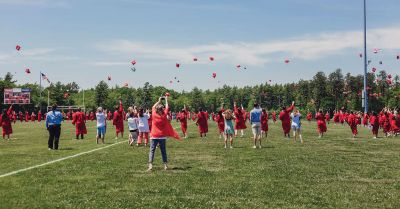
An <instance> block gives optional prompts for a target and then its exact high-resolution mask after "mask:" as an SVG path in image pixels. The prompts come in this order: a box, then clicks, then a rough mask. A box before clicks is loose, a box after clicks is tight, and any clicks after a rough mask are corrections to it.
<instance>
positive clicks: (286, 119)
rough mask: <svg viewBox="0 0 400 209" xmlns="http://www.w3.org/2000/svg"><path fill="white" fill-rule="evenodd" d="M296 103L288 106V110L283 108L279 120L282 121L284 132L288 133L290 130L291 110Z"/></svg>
mask: <svg viewBox="0 0 400 209" xmlns="http://www.w3.org/2000/svg"><path fill="white" fill-rule="evenodd" d="M293 108H294V105H292V106H290V107H289V108H286V110H282V112H280V113H279V120H281V121H282V130H283V133H284V134H288V133H289V132H290V112H291V111H292V110H293Z"/></svg>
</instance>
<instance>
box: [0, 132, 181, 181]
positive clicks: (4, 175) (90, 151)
mask: <svg viewBox="0 0 400 209" xmlns="http://www.w3.org/2000/svg"><path fill="white" fill-rule="evenodd" d="M177 128H178V127H174V129H177ZM127 141H128V140H124V141H120V142H116V143H114V144H110V145H107V146H105V147H100V148H97V149H93V150H89V151H86V152H81V153H78V154H75V155H71V156H67V157H63V158H60V159H57V160H53V161H49V162H47V163H43V164H39V165H34V166H31V167H28V168H23V169H19V170H16V171H12V172H9V173H5V174H2V175H0V178H3V177H7V176H11V175H14V174H17V173H21V172H24V171H29V170H32V169H35V168H39V167H43V166H46V165H50V164H53V163H56V162H60V161H64V160H68V159H71V158H75V157H79V156H81V155H85V154H89V153H92V152H96V151H99V150H102V149H106V148H109V147H112V146H115V145H118V144H121V143H124V142H127Z"/></svg>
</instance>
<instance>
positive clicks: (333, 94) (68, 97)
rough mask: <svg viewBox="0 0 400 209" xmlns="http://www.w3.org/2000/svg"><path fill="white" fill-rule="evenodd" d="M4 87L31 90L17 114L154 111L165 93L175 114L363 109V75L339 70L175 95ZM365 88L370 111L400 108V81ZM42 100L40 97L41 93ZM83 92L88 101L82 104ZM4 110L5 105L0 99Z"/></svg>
mask: <svg viewBox="0 0 400 209" xmlns="http://www.w3.org/2000/svg"><path fill="white" fill-rule="evenodd" d="M5 88H30V89H31V90H32V92H31V104H30V105H24V106H22V105H21V106H19V107H17V108H18V109H19V110H23V111H24V110H27V111H38V110H39V108H40V107H42V111H45V109H46V107H47V97H48V96H49V100H50V104H53V103H56V104H58V105H59V106H61V105H62V106H83V105H84V106H85V108H86V110H87V111H94V110H95V109H96V108H97V107H98V106H102V107H103V108H106V109H108V110H113V109H114V106H115V105H116V103H117V101H118V100H119V99H122V101H123V103H124V104H125V106H128V105H129V106H130V105H136V106H142V107H144V108H150V107H151V105H152V104H153V103H155V102H156V101H157V99H158V98H159V97H160V96H161V95H163V94H164V93H165V92H169V93H170V95H171V98H172V99H171V100H170V105H171V107H172V110H173V111H179V110H180V109H182V107H183V105H184V104H186V106H187V107H189V108H190V110H191V111H196V110H198V109H200V108H202V109H204V110H207V111H209V112H214V111H216V110H217V109H219V107H220V105H221V103H224V104H225V106H227V107H233V103H234V102H235V101H236V102H237V103H238V104H242V105H243V107H245V108H246V109H248V110H250V109H251V108H252V106H253V104H254V103H259V104H260V105H261V106H262V107H263V108H266V109H268V110H280V109H281V107H282V106H287V105H289V104H290V103H291V102H292V101H295V102H296V106H298V107H299V108H300V109H301V110H302V111H311V112H315V111H316V110H318V109H323V110H324V111H330V112H332V111H334V110H338V109H346V110H354V111H362V110H363V109H362V96H361V95H362V90H363V76H362V75H351V74H350V73H347V74H346V75H343V73H342V71H341V69H337V70H335V71H333V72H332V73H330V74H329V75H326V74H325V73H324V72H317V73H316V74H315V75H314V76H313V78H312V79H310V80H300V81H298V82H292V83H286V84H271V83H270V82H268V81H267V82H265V83H263V84H259V85H255V86H245V87H236V86H233V87H232V86H227V85H224V86H223V87H222V88H218V89H215V90H202V89H199V88H196V87H195V88H193V89H192V90H190V91H182V92H177V91H174V90H172V89H167V88H165V87H163V86H153V85H151V84H150V83H148V82H147V83H145V84H144V86H143V87H140V88H129V87H121V86H114V87H110V86H109V85H108V84H107V82H106V81H100V82H99V83H98V84H97V85H96V86H95V87H94V88H91V89H85V90H84V89H81V88H80V87H79V86H78V84H76V83H75V82H72V83H67V84H63V83H61V82H56V83H51V84H50V85H49V86H48V87H46V88H43V89H40V87H39V85H38V84H37V83H35V84H17V82H16V80H14V78H13V75H12V74H11V73H7V74H6V75H5V76H4V77H2V78H0V94H1V95H0V96H1V97H0V98H3V91H4V89H5ZM367 89H368V96H369V107H370V110H371V111H380V110H381V109H382V108H384V107H390V108H398V107H400V78H399V76H398V75H395V76H392V75H389V74H387V73H386V72H385V71H380V72H376V73H372V72H371V73H368V76H367ZM39 92H42V96H41V97H40V93H39ZM83 94H84V95H85V101H83ZM1 103H2V106H3V108H4V107H5V105H4V104H3V101H1Z"/></svg>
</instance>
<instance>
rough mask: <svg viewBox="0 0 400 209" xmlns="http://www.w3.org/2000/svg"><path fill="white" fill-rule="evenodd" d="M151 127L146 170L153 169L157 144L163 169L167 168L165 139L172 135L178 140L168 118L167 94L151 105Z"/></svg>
mask: <svg viewBox="0 0 400 209" xmlns="http://www.w3.org/2000/svg"><path fill="white" fill-rule="evenodd" d="M164 99H165V107H164V105H163V104H162V102H161V101H162V100H164ZM151 112H152V113H151V115H152V129H151V132H150V135H151V145H150V153H149V168H148V171H151V170H152V169H153V160H154V153H155V151H156V148H157V145H160V151H161V156H162V160H163V163H164V170H167V169H168V165H167V163H168V160H167V148H166V139H167V137H174V138H176V139H178V140H180V137H179V134H178V133H177V132H176V131H175V130H174V129H173V128H172V125H171V123H170V121H169V120H168V117H167V115H168V112H169V106H168V96H166V97H160V98H159V99H158V102H157V103H155V104H154V105H153V108H152V111H151Z"/></svg>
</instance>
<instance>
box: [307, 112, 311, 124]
mask: <svg viewBox="0 0 400 209" xmlns="http://www.w3.org/2000/svg"><path fill="white" fill-rule="evenodd" d="M306 119H307V121H308V122H309V123H310V122H311V119H312V114H311V112H308V113H307V117H306Z"/></svg>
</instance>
